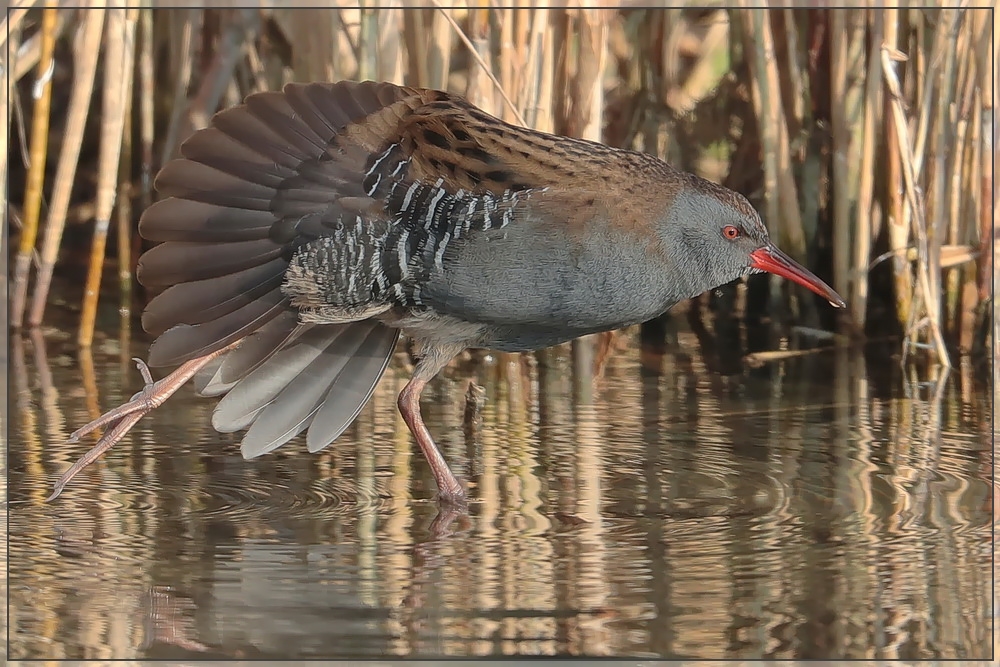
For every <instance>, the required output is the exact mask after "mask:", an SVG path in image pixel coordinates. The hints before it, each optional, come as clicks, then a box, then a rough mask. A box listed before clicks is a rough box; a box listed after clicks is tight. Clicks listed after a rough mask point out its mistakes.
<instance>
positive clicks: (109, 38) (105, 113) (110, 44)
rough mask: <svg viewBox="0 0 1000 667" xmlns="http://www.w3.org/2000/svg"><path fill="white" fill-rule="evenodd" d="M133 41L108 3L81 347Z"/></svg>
mask: <svg viewBox="0 0 1000 667" xmlns="http://www.w3.org/2000/svg"><path fill="white" fill-rule="evenodd" d="M134 42H135V22H134V21H128V20H126V12H125V8H124V7H123V5H122V4H118V5H117V6H110V7H109V8H108V10H107V29H106V31H105V69H104V72H105V74H104V97H103V100H102V105H101V112H102V113H101V146H100V149H99V150H100V154H99V156H98V174H97V201H96V205H95V218H96V220H95V224H94V241H93V245H91V248H90V264H89V266H88V268H87V282H86V285H85V286H84V292H83V311H82V313H81V315H80V329H79V331H78V332H77V339H76V340H77V343H78V344H79V345H80V346H81V347H90V345H91V343H92V342H93V340H94V322H95V320H96V318H97V301H98V296H99V294H100V289H101V273H102V271H103V269H104V251H105V247H106V245H107V238H108V227H109V226H110V224H111V213H112V211H113V210H114V203H115V194H116V193H115V190H116V188H115V186H116V181H117V178H118V162H119V159H120V158H121V149H122V137H123V135H122V129H123V126H124V122H125V109H126V100H127V99H128V96H129V91H130V90H131V80H132V77H131V73H132V66H131V61H132V60H133V57H134V53H133V45H134Z"/></svg>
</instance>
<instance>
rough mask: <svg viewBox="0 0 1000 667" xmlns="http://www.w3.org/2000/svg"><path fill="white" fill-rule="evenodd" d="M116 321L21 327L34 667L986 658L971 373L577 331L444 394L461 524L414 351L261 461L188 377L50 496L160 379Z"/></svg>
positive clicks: (980, 395)
mask: <svg viewBox="0 0 1000 667" xmlns="http://www.w3.org/2000/svg"><path fill="white" fill-rule="evenodd" d="M102 324H103V329H104V331H105V334H104V335H103V336H102V337H101V338H100V339H99V340H98V341H97V343H96V345H95V348H94V350H93V352H92V353H91V354H89V355H87V354H84V355H80V354H79V353H78V352H77V350H76V348H75V346H74V345H73V343H72V341H73V337H72V334H70V333H67V332H66V331H64V330H62V329H59V328H51V329H48V330H45V332H44V335H38V336H35V337H33V338H32V337H28V336H16V337H12V339H11V350H10V353H9V354H10V356H9V361H10V368H11V378H10V386H9V388H8V396H9V405H10V413H9V419H10V421H9V451H8V454H7V455H8V460H7V463H8V465H9V480H10V487H9V512H10V525H9V535H10V542H9V561H10V570H9V572H10V576H9V584H8V585H9V595H10V598H9V599H10V608H9V630H10V653H11V657H12V658H22V659H24V658H77V659H82V658H176V659H180V658H185V659H198V658H210V657H211V658H220V657H243V658H265V659H279V658H287V659H293V658H360V657H416V656H421V657H432V656H487V655H564V656H609V655H614V656H628V657H635V658H640V657H644V658H655V657H698V658H731V659H750V658H820V657H824V658H883V659H892V658H902V659H920V658H980V659H984V658H989V657H990V656H991V654H992V649H993V645H994V634H993V602H994V599H993V594H992V592H991V584H992V580H991V557H992V537H991V516H992V508H993V502H994V501H993V497H994V496H993V487H992V485H991V482H990V479H991V473H992V468H991V466H992V454H991V448H992V437H991V435H990V433H989V428H990V426H989V424H990V423H991V422H990V419H989V404H988V401H987V400H986V398H985V396H984V392H983V391H982V389H981V387H980V386H979V385H977V384H976V382H975V381H974V379H973V375H974V374H973V373H971V372H970V369H969V368H968V367H965V368H959V369H956V370H955V371H954V372H952V373H951V374H950V375H949V376H948V377H946V378H937V377H935V376H933V375H928V374H927V373H925V372H918V371H915V370H912V369H909V370H907V371H906V372H903V371H901V370H900V369H899V364H898V361H897V360H894V359H891V358H889V357H888V356H887V355H886V354H885V353H884V350H877V351H874V352H873V351H872V350H868V352H867V354H866V353H865V351H864V350H859V349H837V350H828V351H823V352H815V353H812V354H808V355H804V356H801V357H795V358H790V359H787V360H784V361H778V362H771V363H766V364H764V365H763V366H760V367H757V368H754V367H751V366H749V365H746V364H738V365H737V366H738V367H737V369H736V371H735V372H733V370H732V369H729V370H727V371H726V374H722V373H720V372H719V371H718V364H717V363H715V362H716V361H717V360H718V358H719V351H718V350H716V351H714V352H713V351H711V350H709V349H708V347H707V346H706V341H705V339H704V338H702V339H699V337H698V336H696V335H695V334H694V333H692V332H691V331H690V330H688V329H687V328H686V327H685V326H683V325H674V327H676V328H674V327H670V328H669V330H668V333H667V336H666V339H665V341H664V342H663V344H662V345H659V346H652V347H651V346H649V345H646V346H645V347H644V346H642V345H640V342H639V337H638V335H637V332H634V331H633V332H628V333H624V334H621V335H619V336H617V337H616V338H615V340H614V342H613V349H612V351H611V353H610V354H609V355H608V359H607V362H606V364H605V366H604V368H603V371H602V372H601V373H600V374H599V375H597V376H595V374H594V372H593V366H594V354H592V353H591V352H590V351H588V348H587V347H585V346H577V347H576V348H574V347H573V346H570V345H567V346H563V347H561V348H556V349H553V350H547V351H544V352H542V353H538V354H535V355H526V356H514V355H497V356H484V355H481V354H477V355H474V356H471V357H469V358H467V359H464V360H460V361H459V362H457V363H456V364H454V365H453V366H452V367H451V368H449V369H448V370H447V371H446V372H445V373H444V374H443V375H442V376H441V377H439V378H438V379H436V380H435V381H434V382H433V383H432V385H431V386H430V388H429V389H428V391H426V392H425V395H424V402H423V406H424V407H423V410H424V416H425V419H426V421H427V424H428V427H429V428H430V430H431V432H432V433H433V434H434V435H435V436H436V438H437V440H438V442H439V444H440V445H441V446H442V448H443V450H444V452H445V455H446V456H447V457H448V459H449V461H450V462H451V464H452V466H453V468H454V469H455V470H456V472H458V473H459V474H460V475H463V476H464V477H466V478H467V479H468V480H470V483H471V486H470V489H471V491H470V494H471V497H472V498H473V502H472V505H471V508H470V513H469V515H468V516H459V517H457V518H455V517H450V516H439V515H438V512H437V509H436V506H435V505H434V504H433V503H432V502H431V501H430V500H429V499H430V498H431V496H432V493H433V480H432V478H431V476H430V472H429V470H428V468H427V465H426V464H425V462H424V461H423V459H422V457H421V456H420V453H419V450H418V449H417V448H416V445H415V443H414V442H413V440H412V438H411V437H410V435H409V433H408V431H407V430H406V427H405V425H404V424H403V422H402V420H401V418H400V417H399V416H398V414H397V413H396V410H395V394H396V392H398V391H399V389H400V388H401V387H402V386H403V384H404V383H405V381H406V378H407V370H406V367H407V363H408V360H407V357H406V355H405V353H403V352H402V351H400V352H398V353H397V358H396V359H395V360H394V363H393V365H392V367H391V368H390V370H389V372H388V374H387V376H386V378H385V379H384V380H383V382H382V383H381V385H380V386H379V388H378V390H377V392H376V394H375V396H374V398H373V400H372V402H371V403H370V404H369V405H368V406H367V407H366V408H365V410H364V411H363V412H362V414H361V416H360V417H359V419H358V420H357V422H356V423H355V424H354V425H353V426H352V427H351V428H350V429H348V431H347V432H346V433H345V434H344V435H343V436H342V437H341V438H340V439H339V440H338V441H337V442H336V443H335V444H334V445H333V446H331V447H330V448H328V449H327V450H325V451H324V452H322V453H320V454H317V455H309V454H308V453H307V452H306V451H305V445H304V443H303V442H300V441H299V440H296V441H293V442H292V443H290V444H289V445H286V446H285V447H284V448H282V449H280V450H278V451H277V452H275V453H274V454H271V455H268V456H264V457H261V458H259V459H256V460H254V461H244V460H243V459H242V457H241V456H240V453H239V448H238V442H239V441H238V437H236V436H231V435H221V434H218V433H215V432H214V431H213V430H212V429H211V427H210V425H209V422H210V415H211V410H212V409H213V407H214V401H213V400H208V399H199V398H197V397H195V396H194V395H193V391H192V390H191V389H190V388H185V389H183V390H181V392H179V393H178V394H177V395H176V396H175V397H173V398H172V399H171V400H170V401H168V402H167V403H166V404H165V405H164V406H163V407H162V408H160V409H159V410H157V411H156V412H154V414H153V415H151V416H150V417H148V418H146V419H144V420H143V421H142V422H140V423H139V425H138V426H137V427H136V428H135V429H134V430H133V431H132V433H131V435H130V436H129V437H127V438H126V439H125V440H124V441H123V442H122V443H120V444H119V445H118V446H117V447H115V448H114V449H113V450H112V451H111V452H110V453H109V454H108V455H107V456H106V457H105V458H104V459H102V460H101V461H100V462H98V463H97V464H95V465H93V466H91V467H90V468H88V469H87V470H86V471H84V472H83V473H82V474H81V475H80V476H78V477H77V478H76V479H75V480H74V481H73V482H72V483H71V484H70V486H69V487H68V488H67V490H66V491H65V492H64V493H63V495H62V496H61V497H60V498H58V499H57V500H56V501H54V502H52V503H45V502H44V499H45V498H46V497H47V496H48V495H49V493H50V492H51V488H52V484H53V482H54V481H55V480H56V479H57V478H58V476H59V475H60V474H61V473H62V472H63V471H64V470H65V469H66V468H67V467H68V466H69V465H70V464H71V463H72V462H73V461H74V460H76V458H77V457H78V456H79V455H81V454H82V453H83V452H84V451H86V449H87V448H89V447H90V446H91V445H92V444H93V442H94V441H93V440H92V439H87V440H85V442H82V443H79V444H76V445H66V444H63V443H64V441H65V439H66V437H67V435H68V434H69V433H70V432H71V431H72V430H74V429H75V428H77V427H78V426H80V425H82V424H83V423H85V422H87V421H89V420H90V419H92V418H94V417H96V416H97V415H98V414H100V412H102V411H103V410H105V409H108V408H110V407H113V406H114V405H117V404H118V403H120V402H121V401H122V400H124V399H126V398H127V397H128V396H129V395H131V394H132V393H133V392H135V391H137V390H138V389H139V388H140V386H141V380H140V378H139V376H138V374H137V373H136V372H135V368H134V366H133V365H132V363H131V362H130V361H129V357H131V356H133V355H144V354H145V349H146V345H147V341H145V340H144V339H142V338H140V337H139V336H140V334H138V333H136V334H132V336H134V337H135V340H134V341H131V342H130V339H129V337H128V336H127V335H125V336H123V335H120V334H119V331H118V330H117V317H116V315H115V314H114V313H113V312H112V313H110V314H106V315H105V320H104V322H103V323H102ZM126 333H127V332H126ZM795 342H796V341H794V340H793V341H792V343H795ZM723 351H725V350H723ZM597 356H600V355H599V354H598V355H597ZM730 356H732V355H730ZM738 356H739V355H737V358H738ZM470 381H475V382H476V383H478V384H479V385H482V387H483V388H484V389H485V395H486V401H485V404H484V406H483V408H482V411H481V413H480V414H479V418H478V419H475V420H471V421H470V420H467V419H466V418H465V411H466V399H465V395H466V393H467V390H468V386H469V383H470Z"/></svg>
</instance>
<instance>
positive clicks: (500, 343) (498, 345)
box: [478, 326, 618, 352]
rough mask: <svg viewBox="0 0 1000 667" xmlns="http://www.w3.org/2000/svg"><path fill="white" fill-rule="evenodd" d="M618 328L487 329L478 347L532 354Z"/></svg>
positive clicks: (521, 327)
mask: <svg viewBox="0 0 1000 667" xmlns="http://www.w3.org/2000/svg"><path fill="white" fill-rule="evenodd" d="M616 328H618V327H600V328H597V329H551V328H547V327H523V326H514V327H487V328H486V329H484V330H483V332H482V334H481V336H480V343H479V345H478V347H483V348H487V349H490V350H498V351H500V352H531V351H533V350H541V349H542V348H546V347H552V346H553V345H561V344H562V343H566V342H568V341H571V340H573V339H575V338H580V337H581V336H586V335H587V334H592V333H599V332H601V331H608V330H610V329H616Z"/></svg>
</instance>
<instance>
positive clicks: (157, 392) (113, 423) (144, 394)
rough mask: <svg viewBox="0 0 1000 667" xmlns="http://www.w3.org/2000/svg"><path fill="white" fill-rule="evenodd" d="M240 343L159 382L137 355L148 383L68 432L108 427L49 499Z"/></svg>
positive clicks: (72, 437) (75, 438)
mask: <svg viewBox="0 0 1000 667" xmlns="http://www.w3.org/2000/svg"><path fill="white" fill-rule="evenodd" d="M238 344H239V341H237V342H236V343H232V344H230V345H228V346H227V347H224V348H222V349H221V350H217V351H215V352H210V353H209V354H206V355H205V356H202V357H197V358H196V359H192V360H190V361H187V362H185V363H184V364H182V365H181V366H180V367H178V368H177V370H175V371H174V372H173V373H171V374H170V375H168V376H166V377H165V378H163V379H162V380H158V381H156V382H154V381H153V376H152V374H151V373H150V372H149V366H147V365H146V362H144V361H143V360H142V359H138V358H135V359H133V360H132V361H134V362H135V365H136V367H137V368H138V369H139V373H140V374H141V375H142V379H143V381H144V382H145V386H144V387H143V388H142V389H141V390H140V391H138V392H136V393H135V394H134V395H133V396H132V398H131V399H130V400H129V401H128V402H127V403H124V404H122V405H119V406H118V407H117V408H115V409H113V410H109V411H108V412H105V413H104V414H103V415H101V416H100V417H98V418H97V419H95V420H94V421H92V422H90V423H89V424H87V425H85V426H83V427H81V428H78V429H77V430H75V431H73V433H72V434H71V435H70V436H69V442H70V443H74V442H79V441H80V438H82V437H83V436H85V435H87V434H88V433H91V432H92V431H96V430H97V429H99V428H102V427H105V426H106V427H107V430H106V431H105V432H104V433H103V434H102V435H101V437H100V439H99V440H98V441H97V444H96V445H94V447H93V448H92V449H91V450H90V451H89V452H87V453H86V454H84V455H83V456H81V457H80V459H79V460H78V461H77V462H76V463H74V464H73V465H72V466H70V469H69V470H67V471H66V472H65V473H63V476H62V477H60V478H59V481H58V482H56V485H55V488H54V489H53V491H52V495H51V496H49V497H48V498H47V499H46V502H48V501H51V500H55V499H56V498H57V497H58V496H59V494H60V493H62V491H63V489H64V488H66V485H67V484H69V482H70V480H72V479H73V478H74V477H76V476H77V474H78V473H79V472H80V471H81V470H83V469H84V468H86V467H87V466H88V465H90V464H91V463H93V462H94V461H96V460H97V459H99V458H100V457H101V456H102V455H103V454H104V453H105V452H106V451H108V450H109V449H111V448H112V447H114V446H115V444H116V443H117V442H118V441H119V440H121V439H122V438H124V437H125V435H126V434H127V433H128V432H129V431H131V430H132V427H133V426H135V425H136V424H137V423H138V422H139V420H140V419H142V418H143V417H145V416H146V415H148V414H149V413H150V412H152V411H153V410H155V409H156V408H158V407H160V406H161V405H163V402H164V401H165V400H167V399H168V398H170V397H171V396H172V395H173V394H174V392H176V391H177V390H178V389H180V388H181V387H182V386H183V385H184V383H186V382H187V381H188V380H190V379H191V378H192V377H194V375H195V373H197V372H198V371H199V370H201V369H202V368H203V367H204V366H205V365H206V364H208V362H210V361H211V360H212V359H215V358H216V357H218V356H219V355H220V354H223V353H224V352H227V351H228V350H230V349H232V348H233V347H235V346H236V345H238Z"/></svg>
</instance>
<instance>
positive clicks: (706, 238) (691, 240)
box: [660, 176, 845, 308]
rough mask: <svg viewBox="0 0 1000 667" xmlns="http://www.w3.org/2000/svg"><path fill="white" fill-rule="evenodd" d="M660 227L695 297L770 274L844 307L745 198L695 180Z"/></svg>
mask: <svg viewBox="0 0 1000 667" xmlns="http://www.w3.org/2000/svg"><path fill="white" fill-rule="evenodd" d="M690 178H691V183H690V185H692V186H693V187H687V188H682V189H681V191H680V192H679V193H678V194H677V195H676V196H675V197H674V198H673V201H672V203H671V205H670V206H669V208H668V212H667V220H665V221H664V222H663V224H661V225H660V229H661V234H663V235H664V236H665V237H666V238H664V239H663V240H664V241H666V243H665V244H664V245H665V246H666V247H670V248H673V249H674V253H675V257H674V265H675V266H677V267H678V268H679V270H680V273H681V274H682V276H683V278H684V279H686V280H687V282H688V284H689V286H690V288H691V290H693V293H694V294H700V293H701V292H704V291H706V290H709V289H713V288H715V287H718V286H720V285H725V284H726V283H729V282H732V281H733V280H735V279H737V278H740V277H742V276H745V275H748V274H750V273H759V272H763V271H766V272H768V273H773V274H775V275H778V276H781V277H782V278H787V279H788V280H792V281H794V282H796V283H798V284H800V285H802V286H803V287H807V288H809V289H810V290H812V291H813V292H815V293H816V294H819V295H820V296H821V297H823V298H824V299H826V300H827V301H829V302H830V304H831V305H832V306H834V307H835V308H844V307H845V303H844V300H843V299H842V298H841V297H840V295H839V294H837V293H836V292H835V291H834V290H833V288H832V287H830V286H829V285H827V284H826V283H825V282H823V281H822V280H820V279H819V278H818V277H817V276H816V275H815V274H814V273H812V272H811V271H809V270H808V269H806V268H805V267H804V266H802V265H801V264H799V263H798V262H796V261H795V260H793V259H792V258H791V257H789V256H788V255H787V254H785V253H784V252H783V251H782V250H780V249H779V248H778V247H777V246H776V245H775V244H774V243H773V242H772V241H771V239H770V237H769V236H768V233H767V228H766V227H764V224H763V222H761V219H760V216H759V215H758V214H757V211H756V210H754V208H753V207H752V206H751V205H750V202H748V201H747V200H746V198H745V197H743V195H741V194H739V193H736V192H733V191H732V190H729V189H726V188H723V187H722V186H719V185H716V184H714V183H710V182H709V181H705V180H703V179H700V178H697V177H695V176H691V177H690Z"/></svg>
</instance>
